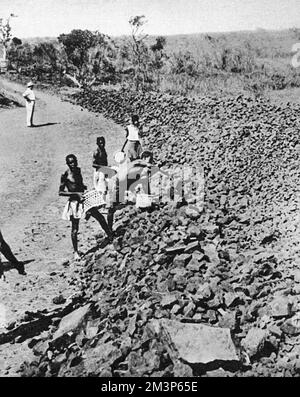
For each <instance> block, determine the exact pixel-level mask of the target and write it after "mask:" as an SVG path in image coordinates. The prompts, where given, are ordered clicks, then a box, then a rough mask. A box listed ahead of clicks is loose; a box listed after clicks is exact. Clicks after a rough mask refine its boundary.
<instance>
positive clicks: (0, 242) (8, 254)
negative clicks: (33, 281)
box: [0, 230, 26, 278]
mask: <svg viewBox="0 0 300 397" xmlns="http://www.w3.org/2000/svg"><path fill="white" fill-rule="evenodd" d="M0 252H1V254H3V255H4V256H5V258H6V259H7V260H8V261H9V262H10V263H11V264H12V265H13V266H14V267H15V268H16V269H17V271H18V272H19V274H26V273H25V270H24V265H23V263H21V262H19V261H18V259H17V258H16V257H15V255H14V254H13V253H12V250H11V249H10V246H9V245H8V244H7V242H6V241H5V240H4V238H3V235H2V233H1V230H0ZM2 274H3V268H2V267H1V262H0V278H1V276H2Z"/></svg>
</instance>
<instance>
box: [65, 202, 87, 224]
mask: <svg viewBox="0 0 300 397" xmlns="http://www.w3.org/2000/svg"><path fill="white" fill-rule="evenodd" d="M83 214H84V211H83V205H82V203H80V202H79V201H77V200H69V201H68V202H67V203H66V205H65V208H64V210H63V213H62V217H61V218H62V219H63V220H64V221H70V220H71V218H74V219H81V218H82V217H83Z"/></svg>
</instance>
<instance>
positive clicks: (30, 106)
mask: <svg viewBox="0 0 300 397" xmlns="http://www.w3.org/2000/svg"><path fill="white" fill-rule="evenodd" d="M23 97H24V98H25V100H26V114H27V116H26V123H27V127H34V124H33V112H34V106H35V93H34V92H33V82H32V81H30V82H29V83H28V84H27V90H26V91H25V92H24V94H23Z"/></svg>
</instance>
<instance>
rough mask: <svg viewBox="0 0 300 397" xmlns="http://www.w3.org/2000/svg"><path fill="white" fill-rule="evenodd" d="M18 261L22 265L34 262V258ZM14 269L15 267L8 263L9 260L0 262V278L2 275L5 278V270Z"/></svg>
mask: <svg viewBox="0 0 300 397" xmlns="http://www.w3.org/2000/svg"><path fill="white" fill-rule="evenodd" d="M19 262H20V263H22V264H23V265H28V263H31V262H34V259H28V260H26V261H19ZM12 269H15V270H16V271H17V269H16V268H15V267H14V266H13V265H12V264H11V263H10V262H1V263H0V279H1V277H2V276H3V277H4V279H5V274H4V273H6V272H8V271H10V270H12Z"/></svg>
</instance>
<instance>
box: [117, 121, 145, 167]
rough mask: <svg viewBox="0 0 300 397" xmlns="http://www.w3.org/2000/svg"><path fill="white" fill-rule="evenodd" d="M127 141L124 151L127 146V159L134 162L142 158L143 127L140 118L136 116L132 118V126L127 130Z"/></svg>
mask: <svg viewBox="0 0 300 397" xmlns="http://www.w3.org/2000/svg"><path fill="white" fill-rule="evenodd" d="M125 131H126V141H125V143H124V145H123V148H122V151H123V150H124V148H125V146H126V144H127V157H128V159H129V160H130V161H134V160H136V159H139V158H140V155H141V153H142V145H141V134H142V133H141V127H140V122H139V117H138V116H137V115H136V114H134V115H132V117H131V124H129V125H128V126H127V127H126V128H125Z"/></svg>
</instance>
